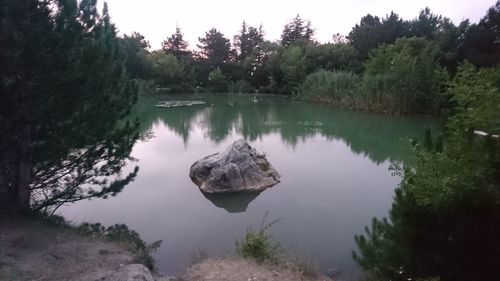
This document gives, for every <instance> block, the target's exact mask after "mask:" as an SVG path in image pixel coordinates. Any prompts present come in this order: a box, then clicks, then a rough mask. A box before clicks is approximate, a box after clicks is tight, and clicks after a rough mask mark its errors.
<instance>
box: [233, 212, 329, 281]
mask: <svg viewBox="0 0 500 281" xmlns="http://www.w3.org/2000/svg"><path fill="white" fill-rule="evenodd" d="M268 216H269V212H268V211H267V212H266V213H265V215H264V218H263V219H262V222H261V224H260V227H259V229H258V230H254V229H253V228H251V227H249V228H248V229H247V232H246V233H245V236H244V237H243V238H242V239H241V240H239V241H236V255H237V256H239V257H242V258H245V259H251V260H254V261H256V262H257V263H259V264H271V265H277V266H279V267H282V268H283V269H286V270H290V271H292V272H298V273H299V274H301V275H302V276H304V277H307V278H317V277H319V276H320V275H321V274H320V273H319V272H320V270H319V269H318V267H317V266H316V265H315V264H313V263H312V262H310V261H309V260H307V259H306V258H304V257H303V256H302V255H300V254H299V253H291V252H285V251H284V249H283V248H282V247H281V246H280V244H279V243H278V242H276V241H275V240H274V239H273V237H272V235H271V234H269V229H270V228H271V227H272V226H273V225H274V224H276V223H278V222H279V221H280V220H281V218H279V219H276V220H273V221H271V222H270V223H267V222H266V221H267V218H268Z"/></svg>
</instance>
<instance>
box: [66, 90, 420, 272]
mask: <svg viewBox="0 0 500 281" xmlns="http://www.w3.org/2000/svg"><path fill="white" fill-rule="evenodd" d="M231 98H232V99H235V97H231ZM210 99H211V100H210V102H211V103H212V104H214V105H213V106H211V107H197V108H195V107H192V108H185V109H184V110H182V109H180V110H179V109H176V111H175V112H173V111H172V109H162V110H158V109H156V108H153V107H152V106H151V104H154V102H153V101H151V100H146V101H142V104H139V106H142V107H143V108H142V111H139V112H141V113H139V115H140V116H141V117H143V120H144V119H145V121H143V122H144V123H145V124H144V125H145V129H151V130H152V132H153V135H154V137H153V138H152V139H150V140H148V141H146V142H140V143H138V144H136V146H135V147H134V149H133V152H132V156H134V157H135V158H137V159H138V160H139V162H137V163H132V165H139V166H140V171H139V175H138V177H137V179H136V180H135V181H134V182H133V183H131V184H130V185H129V186H127V187H126V189H125V190H124V191H123V192H122V193H121V194H119V195H118V196H117V197H116V198H111V199H108V200H93V201H84V202H80V203H77V204H74V205H71V206H68V207H65V208H63V209H62V211H61V213H62V214H64V215H65V216H66V217H67V218H68V219H70V220H73V221H75V222H81V221H92V222H101V223H103V224H104V225H111V224H115V223H125V224H127V225H128V226H129V227H130V228H132V229H134V230H137V231H138V232H139V234H140V235H141V236H142V237H143V238H144V239H146V240H147V241H155V240H160V239H161V240H164V242H163V245H162V247H161V248H160V249H159V251H158V252H157V254H156V257H157V258H158V259H159V264H158V267H159V269H160V271H163V272H169V273H176V272H179V271H182V270H183V268H184V267H185V266H186V264H187V262H188V261H189V256H190V254H191V253H192V252H193V251H194V250H195V249H197V248H198V247H202V248H205V249H208V251H209V254H211V255H224V254H231V253H232V251H233V249H234V241H235V239H238V238H240V237H242V235H243V234H244V232H245V230H246V228H247V227H248V226H254V227H258V225H259V224H260V222H261V219H262V217H263V216H264V214H265V212H266V211H267V210H269V211H270V219H274V218H282V221H281V222H279V223H278V224H276V225H274V226H273V228H272V229H271V230H272V233H273V234H274V235H275V237H276V238H277V239H278V240H279V241H280V242H281V243H282V245H284V246H285V247H286V248H287V249H289V250H291V251H294V252H300V253H301V254H302V255H304V256H308V257H310V258H312V259H313V261H314V262H316V263H317V264H318V265H320V266H321V267H322V268H324V269H329V268H340V269H341V270H342V275H341V276H340V277H341V278H343V279H349V277H352V276H356V274H357V270H356V269H355V265H354V262H353V261H352V259H351V250H352V249H354V246H355V245H354V241H353V235H354V234H355V233H359V232H362V231H363V226H364V225H367V224H368V223H369V222H370V220H371V218H372V217H374V216H385V215H386V213H387V210H388V208H389V207H390V204H391V201H392V196H393V190H394V188H395V187H396V186H397V184H398V179H397V178H394V177H392V176H391V175H390V172H389V171H388V170H387V169H388V166H389V160H388V159H399V160H403V159H405V158H406V157H405V155H403V152H404V151H405V149H403V148H402V147H403V146H404V145H405V144H404V142H402V141H401V139H406V138H409V137H414V136H418V135H419V134H421V133H422V132H423V128H424V126H425V124H428V121H425V120H414V119H407V120H402V119H397V118H389V117H380V116H376V115H366V114H362V113H353V112H346V111H340V113H338V112H337V111H336V110H332V109H330V108H327V107H325V106H322V105H314V104H309V103H301V102H294V101H293V102H292V101H290V100H288V99H281V98H270V99H269V103H267V104H266V103H265V102H266V99H261V100H264V101H263V102H262V103H264V104H252V103H240V105H238V103H236V105H235V106H234V107H231V108H228V107H229V106H227V105H226V104H227V103H225V101H226V100H225V99H226V97H225V96H222V97H215V98H210ZM242 99H243V98H242ZM236 100H237V97H236ZM219 107H220V108H219ZM287 110H288V111H292V112H291V113H292V114H291V113H290V112H287ZM308 112H309V113H308ZM174 113H176V114H174ZM364 121H366V122H370V124H364V125H360V124H363V122H364ZM338 122H342V123H341V124H339V123H338ZM148 124H149V125H148ZM405 125H406V126H405ZM360 126H362V127H360ZM242 136H245V137H247V139H249V140H250V143H251V144H252V145H253V146H254V147H255V148H256V149H257V150H259V151H262V152H265V153H266V155H267V158H268V160H269V161H270V162H271V163H272V165H273V166H274V167H275V168H276V170H277V171H278V172H279V173H280V174H281V175H282V178H281V180H282V182H281V183H280V184H278V185H276V186H274V187H273V188H271V189H268V190H266V191H264V192H263V193H261V194H260V195H258V196H256V198H255V199H254V198H236V199H234V198H233V199H234V200H232V201H228V202H225V201H224V199H220V198H216V199H214V198H210V199H211V200H207V198H205V197H204V196H203V194H201V193H200V192H199V190H198V188H197V187H196V186H195V185H194V184H193V183H192V182H191V180H190V179H189V176H188V173H189V168H190V166H191V165H192V163H194V162H195V161H196V160H198V159H199V158H201V157H204V156H206V155H209V154H212V153H216V152H219V151H221V150H223V149H224V148H225V147H226V146H228V145H229V144H231V143H232V142H233V141H235V140H237V139H238V138H241V137H242ZM384 144H385V145H384ZM387 146H388V147H387ZM396 146H397V147H396ZM353 150H354V151H356V152H355V153H354V152H353ZM131 167H132V166H131ZM131 167H130V168H131ZM252 199H253V200H252ZM247 205H248V206H247ZM245 209H246V211H244V210H245Z"/></svg>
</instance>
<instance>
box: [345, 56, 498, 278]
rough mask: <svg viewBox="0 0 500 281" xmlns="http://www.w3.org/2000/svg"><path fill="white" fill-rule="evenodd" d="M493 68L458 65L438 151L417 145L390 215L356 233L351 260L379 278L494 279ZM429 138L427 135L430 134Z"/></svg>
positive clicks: (495, 162)
mask: <svg viewBox="0 0 500 281" xmlns="http://www.w3.org/2000/svg"><path fill="white" fill-rule="evenodd" d="M498 77H499V69H498V67H497V68H496V69H493V70H492V69H487V70H477V69H475V68H474V67H473V66H472V65H470V64H465V65H462V66H460V67H459V69H458V72H457V75H456V76H455V78H454V80H453V81H452V82H451V83H450V88H449V90H448V92H447V93H448V94H449V95H450V96H451V98H452V99H453V101H454V103H455V107H454V111H453V112H454V114H453V115H452V116H451V117H450V119H449V120H448V124H447V128H446V134H445V136H446V140H445V145H444V150H442V149H439V148H438V147H436V143H439V142H437V141H436V142H435V144H430V145H429V144H428V145H426V147H425V148H424V147H420V145H418V146H417V147H416V153H417V161H416V164H415V165H412V167H400V166H398V165H397V166H395V168H394V169H395V170H394V171H395V172H396V174H398V175H400V176H402V181H401V184H400V186H399V188H398V189H397V190H396V192H395V197H394V198H395V199H394V203H393V205H392V207H391V210H390V212H389V219H382V220H379V219H374V220H373V222H372V225H371V227H370V228H368V227H366V229H365V231H366V234H365V235H357V236H356V238H355V240H356V244H357V245H358V249H359V251H358V252H355V253H354V258H355V260H356V261H357V262H358V263H359V264H360V265H361V266H362V267H363V268H364V269H365V270H367V271H368V272H370V273H371V274H373V275H375V276H376V277H377V278H378V279H381V280H408V279H412V280H422V279H424V278H433V277H436V278H438V280H442V281H449V280H450V281H451V280H453V281H456V280H458V281H462V280H464V281H465V280H495V279H496V278H497V277H498V276H500V269H499V268H498V266H497V264H498V263H499V262H500V246H499V245H498V229H500V211H499V210H500V200H499V199H500V178H499V177H498V175H499V173H500V154H499V151H500V142H499V141H498V139H495V138H492V137H491V135H487V136H485V137H480V136H474V135H473V131H474V130H475V129H480V130H484V131H485V132H488V133H489V134H499V133H500V126H499V124H498V120H500V113H499V111H498V104H500V90H499V88H498ZM431 143H432V141H431Z"/></svg>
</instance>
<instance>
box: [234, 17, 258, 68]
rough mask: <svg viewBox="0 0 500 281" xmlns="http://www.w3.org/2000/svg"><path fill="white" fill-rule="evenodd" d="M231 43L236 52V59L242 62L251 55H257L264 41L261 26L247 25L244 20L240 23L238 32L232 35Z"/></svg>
mask: <svg viewBox="0 0 500 281" xmlns="http://www.w3.org/2000/svg"><path fill="white" fill-rule="evenodd" d="M233 42H234V43H233V45H234V47H235V49H236V51H237V53H238V61H240V62H243V61H245V59H246V58H248V57H249V56H251V55H254V56H256V55H258V54H259V52H260V51H261V48H262V46H261V45H262V43H263V42H264V33H263V31H262V26H260V27H259V28H256V27H253V26H247V24H246V23H245V22H243V24H242V25H241V30H240V33H239V34H238V35H236V36H234V40H233Z"/></svg>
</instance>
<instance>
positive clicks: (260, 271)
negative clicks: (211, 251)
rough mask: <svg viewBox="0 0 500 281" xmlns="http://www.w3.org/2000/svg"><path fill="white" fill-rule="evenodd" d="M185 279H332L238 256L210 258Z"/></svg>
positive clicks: (235, 280)
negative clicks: (311, 275)
mask: <svg viewBox="0 0 500 281" xmlns="http://www.w3.org/2000/svg"><path fill="white" fill-rule="evenodd" d="M180 280H185V281H285V280H287V281H332V280H331V279H329V278H327V277H324V276H318V277H305V276H302V274H300V273H299V272H292V271H290V270H284V269H283V268H280V267H273V266H270V265H259V264H257V263H255V262H253V261H250V260H243V259H237V258H231V259H208V260H206V261H204V262H202V263H199V264H196V265H194V266H192V267H191V268H189V269H188V271H187V272H186V274H185V275H184V276H183V277H182V278H181V279H180Z"/></svg>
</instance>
